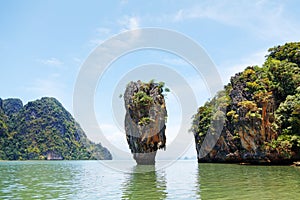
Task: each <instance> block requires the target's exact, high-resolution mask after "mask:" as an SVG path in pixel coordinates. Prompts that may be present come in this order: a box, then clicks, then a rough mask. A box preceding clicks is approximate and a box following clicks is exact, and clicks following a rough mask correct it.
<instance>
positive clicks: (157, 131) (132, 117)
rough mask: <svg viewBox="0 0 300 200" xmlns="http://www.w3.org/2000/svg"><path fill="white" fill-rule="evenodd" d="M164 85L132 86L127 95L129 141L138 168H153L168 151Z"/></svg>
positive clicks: (137, 83) (145, 84)
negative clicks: (160, 152) (162, 152)
mask: <svg viewBox="0 0 300 200" xmlns="http://www.w3.org/2000/svg"><path fill="white" fill-rule="evenodd" d="M163 87H164V84H163V83H154V82H149V83H143V82H141V81H137V82H130V83H129V84H128V85H127V87H126V91H125V94H124V101H125V108H126V116H125V131H126V138H127V142H128V145H129V148H130V150H131V153H132V154H133V158H134V159H135V160H136V162H137V164H154V163H155V156H156V152H157V150H158V149H165V148H166V135H165V129H166V125H165V123H166V117H167V110H166V105H165V99H164V95H163V94H162V93H163Z"/></svg>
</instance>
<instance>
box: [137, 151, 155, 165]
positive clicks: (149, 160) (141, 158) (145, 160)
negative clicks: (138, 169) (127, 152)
mask: <svg viewBox="0 0 300 200" xmlns="http://www.w3.org/2000/svg"><path fill="white" fill-rule="evenodd" d="M155 155H156V151H155V152H151V153H134V154H133V158H134V160H135V161H136V163H137V164H138V165H155Z"/></svg>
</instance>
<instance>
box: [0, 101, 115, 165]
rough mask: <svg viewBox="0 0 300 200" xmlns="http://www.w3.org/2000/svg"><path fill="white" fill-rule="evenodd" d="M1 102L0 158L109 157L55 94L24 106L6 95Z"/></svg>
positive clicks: (104, 149) (73, 158)
mask: <svg viewBox="0 0 300 200" xmlns="http://www.w3.org/2000/svg"><path fill="white" fill-rule="evenodd" d="M0 105H2V106H1V109H0V160H1V159H3V160H32V159H34V160H38V159H39V160H44V159H50V160H52V159H67V160H76V159H84V160H86V159H111V154H110V152H109V151H108V150H107V149H106V148H104V147H102V146H101V144H94V143H92V142H91V141H89V140H88V139H87V137H86V135H85V133H84V132H83V130H82V129H81V128H80V126H79V124H78V123H76V121H75V120H74V118H73V117H72V115H71V114H70V113H69V112H68V111H67V110H66V109H65V108H64V107H63V106H62V104H61V103H60V102H58V101H57V100H56V99H54V98H48V97H44V98H42V99H40V100H36V101H32V102H29V103H28V104H26V105H25V106H23V103H22V101H21V100H19V99H6V100H3V101H2V100H1V101H0ZM1 130H2V131H1Z"/></svg>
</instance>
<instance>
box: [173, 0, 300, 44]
mask: <svg viewBox="0 0 300 200" xmlns="http://www.w3.org/2000/svg"><path fill="white" fill-rule="evenodd" d="M170 19H171V20H172V21H173V22H181V21H185V20H194V19H210V20H214V21H217V22H220V23H223V24H225V25H229V26H235V27H239V28H242V29H244V30H248V31H251V33H254V34H256V35H257V36H259V37H274V38H279V39H283V40H287V39H289V40H292V39H295V38H296V37H297V36H296V35H299V34H300V24H299V23H298V21H295V20H292V19H291V18H290V17H289V13H288V11H287V10H286V9H285V7H284V2H282V1H270V0H260V1H256V2H252V1H230V0H221V1H220V0H218V1H216V0H215V1H201V3H198V4H196V5H193V6H192V7H188V8H184V9H180V10H178V11H177V12H176V13H175V14H173V15H172V17H171V18H170Z"/></svg>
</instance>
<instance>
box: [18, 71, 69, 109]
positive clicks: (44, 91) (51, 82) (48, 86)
mask: <svg viewBox="0 0 300 200" xmlns="http://www.w3.org/2000/svg"><path fill="white" fill-rule="evenodd" d="M60 78H61V75H60V74H58V73H53V74H51V75H49V76H48V77H47V78H44V79H42V78H37V79H35V80H33V81H32V82H31V83H30V84H29V85H25V86H22V89H23V90H24V91H26V92H28V93H30V94H32V96H36V97H55V98H56V99H58V100H59V101H60V102H61V103H62V104H63V105H64V106H65V108H66V109H67V110H68V111H69V112H71V111H72V110H71V108H72V101H71V98H70V97H71V96H72V95H71V94H70V93H69V91H68V88H67V87H66V85H65V84H64V83H63V82H62V81H60Z"/></svg>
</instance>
